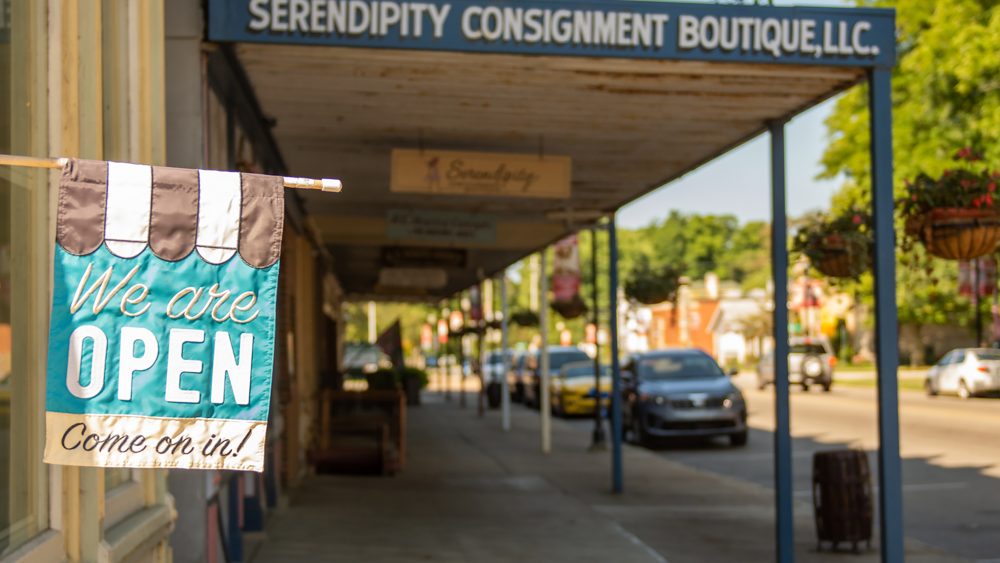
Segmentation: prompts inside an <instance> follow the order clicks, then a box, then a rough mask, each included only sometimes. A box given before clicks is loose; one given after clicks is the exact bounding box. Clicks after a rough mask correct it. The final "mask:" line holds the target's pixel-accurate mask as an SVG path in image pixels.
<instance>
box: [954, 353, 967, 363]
mask: <svg viewBox="0 0 1000 563" xmlns="http://www.w3.org/2000/svg"><path fill="white" fill-rule="evenodd" d="M964 361H965V350H960V351H957V352H955V357H954V358H953V359H952V360H951V363H953V364H960V363H962V362H964Z"/></svg>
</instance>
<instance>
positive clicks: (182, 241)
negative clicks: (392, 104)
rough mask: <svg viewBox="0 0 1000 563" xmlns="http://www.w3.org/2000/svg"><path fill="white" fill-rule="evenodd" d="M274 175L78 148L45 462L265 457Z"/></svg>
mask: <svg viewBox="0 0 1000 563" xmlns="http://www.w3.org/2000/svg"><path fill="white" fill-rule="evenodd" d="M282 184H283V182H282V178H280V177H272V176H262V175H257V174H240V173H236V172H213V171H205V170H181V169H175V168H161V167H150V166H140V165H134V164H119V163H109V162H96V161H85V160H76V161H71V162H70V163H69V164H68V165H67V166H66V167H65V168H64V169H63V175H62V179H61V183H60V187H59V203H58V212H57V226H56V245H55V266H54V279H53V284H54V288H53V296H52V316H51V325H50V334H49V351H48V369H47V394H46V411H47V412H46V417H45V420H46V443H45V461H46V462H48V463H56V464H67V465H86V466H100V467H169V468H199V469H233V470H251V471H262V470H263V468H264V459H263V458H264V443H265V433H266V431H267V415H268V408H269V403H270V395H271V367H272V361H273V355H274V320H275V311H274V310H275V298H276V292H277V284H278V268H279V259H280V251H281V235H282V228H283V220H284V193H283V192H284V188H283V185H282Z"/></svg>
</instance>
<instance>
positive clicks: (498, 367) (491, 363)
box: [483, 351, 504, 384]
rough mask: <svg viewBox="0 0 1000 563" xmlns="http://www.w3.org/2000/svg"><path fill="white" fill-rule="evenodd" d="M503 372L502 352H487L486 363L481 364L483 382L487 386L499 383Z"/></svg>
mask: <svg viewBox="0 0 1000 563" xmlns="http://www.w3.org/2000/svg"><path fill="white" fill-rule="evenodd" d="M503 372H504V365H503V352H500V351H496V352H487V354H486V362H485V363H484V364H483V381H485V382H486V383H487V384H490V383H500V379H501V377H503V375H504V373H503Z"/></svg>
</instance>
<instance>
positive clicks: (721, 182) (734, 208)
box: [617, 0, 850, 228]
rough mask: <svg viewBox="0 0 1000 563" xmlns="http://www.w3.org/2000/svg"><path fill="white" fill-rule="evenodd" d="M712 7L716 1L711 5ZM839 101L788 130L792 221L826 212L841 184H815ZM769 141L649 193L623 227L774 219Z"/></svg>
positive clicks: (762, 139)
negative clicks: (691, 219) (690, 217)
mask: <svg viewBox="0 0 1000 563" xmlns="http://www.w3.org/2000/svg"><path fill="white" fill-rule="evenodd" d="M708 3H714V2H708ZM774 4H775V5H777V6H786V5H797V6H831V5H833V6H836V5H841V6H843V5H845V4H850V3H849V2H838V1H837V0H824V1H809V0H794V1H781V0H777V1H775V2H774ZM835 101H836V98H834V99H832V100H828V101H826V102H824V103H822V104H820V105H818V106H816V107H814V108H812V109H810V110H808V111H806V112H803V113H802V114H800V115H799V116H797V117H796V118H795V119H793V120H791V121H790V122H789V123H788V125H787V127H786V128H785V147H786V153H785V162H786V167H787V168H786V173H787V176H786V178H785V181H786V185H787V198H788V199H787V209H788V214H789V215H790V216H795V215H801V214H802V213H804V212H806V211H811V210H817V209H827V208H828V207H829V202H830V196H832V195H833V194H834V192H836V190H837V188H838V187H839V186H840V185H841V183H842V179H841V178H835V179H833V180H817V179H816V176H817V175H818V174H819V173H820V171H821V170H822V168H821V166H820V157H821V156H822V155H823V149H824V148H825V146H826V127H825V126H824V125H823V122H824V120H825V119H826V117H827V116H828V115H829V114H830V112H831V111H832V109H833V106H834V103H835ZM769 153H770V141H769V137H768V135H767V134H764V135H760V136H759V137H756V138H755V139H753V140H751V141H748V142H747V143H744V144H743V145H741V146H740V147H738V148H736V149H735V150H732V151H730V152H729V153H727V154H725V155H723V156H721V157H719V158H717V159H715V160H714V161H712V162H710V163H708V164H706V165H704V166H702V167H701V168H699V169H697V170H695V171H693V172H691V173H689V174H687V175H685V176H683V177H681V178H679V179H677V180H675V181H673V182H671V183H669V184H667V185H665V186H663V187H661V188H659V189H657V190H655V191H653V192H651V193H650V194H648V195H646V196H645V197H643V198H640V199H638V200H636V201H634V202H632V203H631V204H629V205H627V206H625V207H623V208H622V209H621V211H619V213H618V216H617V219H618V224H619V226H622V227H625V228H636V227H644V226H646V225H648V224H650V223H652V222H654V221H659V220H661V219H663V218H664V217H666V216H667V215H668V214H669V213H670V211H672V210H677V211H680V212H682V213H698V214H715V215H721V214H732V215H735V216H736V217H738V218H739V219H740V220H741V221H752V220H763V221H770V219H771V198H770V193H771V188H770V182H771V165H770V154H769Z"/></svg>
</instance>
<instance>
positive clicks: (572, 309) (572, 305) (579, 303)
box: [551, 295, 587, 319]
mask: <svg viewBox="0 0 1000 563" xmlns="http://www.w3.org/2000/svg"><path fill="white" fill-rule="evenodd" d="M551 307H552V310H553V311H555V312H557V313H559V316H561V317H562V318H564V319H575V318H577V317H579V316H580V315H582V314H584V313H586V312H587V304H586V303H584V302H583V299H582V298H581V297H580V296H579V295H574V296H573V299H571V300H569V301H553V302H552V304H551Z"/></svg>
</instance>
